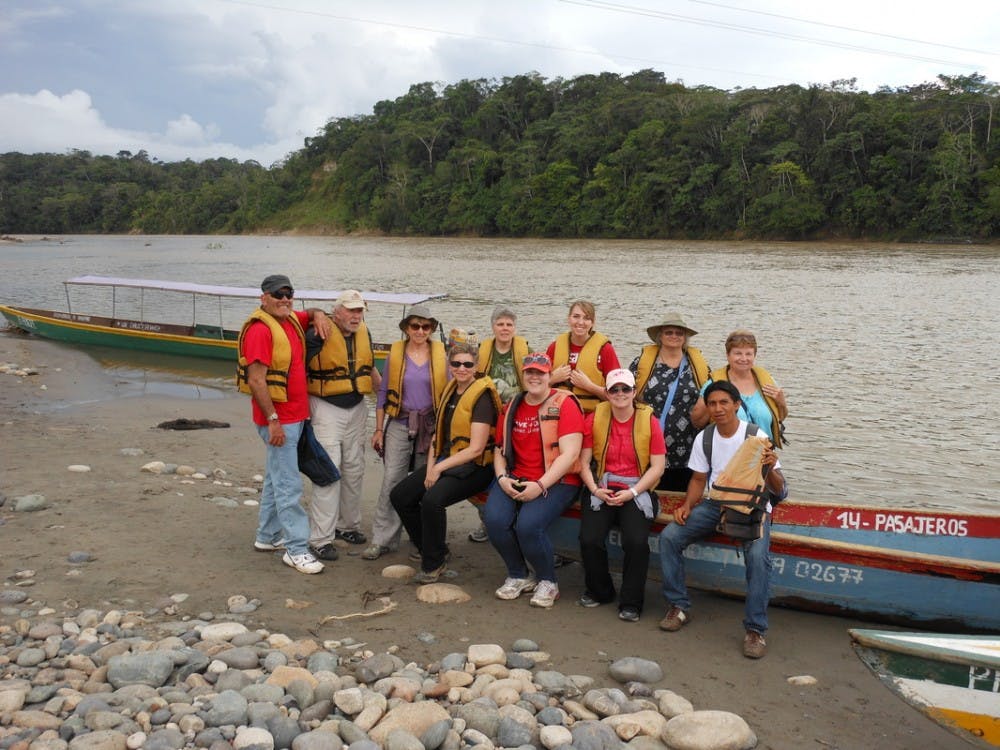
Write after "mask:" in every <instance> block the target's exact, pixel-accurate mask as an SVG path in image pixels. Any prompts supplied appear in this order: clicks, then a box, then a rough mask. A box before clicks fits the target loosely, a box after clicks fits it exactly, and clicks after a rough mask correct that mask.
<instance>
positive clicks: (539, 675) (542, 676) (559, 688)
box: [535, 669, 576, 696]
mask: <svg viewBox="0 0 1000 750" xmlns="http://www.w3.org/2000/svg"><path fill="white" fill-rule="evenodd" d="M535 684H536V685H538V686H539V687H540V688H541V689H542V690H544V691H545V692H546V693H548V694H549V695H555V696H561V695H566V694H567V691H570V692H572V691H574V690H575V688H573V686H572V685H570V683H569V681H568V680H567V679H566V675H564V674H563V673H562V672H555V671H552V670H547V669H542V670H539V671H538V672H535ZM574 694H576V693H574Z"/></svg>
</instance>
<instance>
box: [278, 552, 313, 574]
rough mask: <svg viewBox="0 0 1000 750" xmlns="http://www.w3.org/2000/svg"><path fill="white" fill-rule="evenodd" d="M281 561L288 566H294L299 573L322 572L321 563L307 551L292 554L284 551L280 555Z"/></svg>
mask: <svg viewBox="0 0 1000 750" xmlns="http://www.w3.org/2000/svg"><path fill="white" fill-rule="evenodd" d="M281 562H283V563H284V564H285V565H287V566H288V567H290V568H295V569H296V570H297V571H299V572H300V573H308V574H313V573H322V572H323V563H321V562H320V561H319V560H317V559H316V558H315V557H313V556H312V555H311V554H310V553H309V552H303V553H302V554H301V555H293V554H291V553H289V552H286V553H285V554H284V555H282V556H281Z"/></svg>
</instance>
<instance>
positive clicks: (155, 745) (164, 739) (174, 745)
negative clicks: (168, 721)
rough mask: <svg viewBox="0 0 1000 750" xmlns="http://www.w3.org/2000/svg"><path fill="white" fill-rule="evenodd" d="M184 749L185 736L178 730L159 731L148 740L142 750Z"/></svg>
mask: <svg viewBox="0 0 1000 750" xmlns="http://www.w3.org/2000/svg"><path fill="white" fill-rule="evenodd" d="M182 747H184V735H183V734H181V733H180V732H178V731H177V730H176V729H157V730H156V731H155V732H153V733H152V734H151V735H149V737H148V738H147V739H146V743H145V744H144V745H143V746H142V750H180V749H181V748H182Z"/></svg>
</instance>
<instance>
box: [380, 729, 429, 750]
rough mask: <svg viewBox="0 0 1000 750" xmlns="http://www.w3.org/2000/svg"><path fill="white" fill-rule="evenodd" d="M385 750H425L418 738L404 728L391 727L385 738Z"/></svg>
mask: <svg viewBox="0 0 1000 750" xmlns="http://www.w3.org/2000/svg"><path fill="white" fill-rule="evenodd" d="M385 750H425V748H424V746H423V745H422V744H421V743H420V740H419V739H417V738H416V737H414V736H413V735H412V734H410V733H409V732H407V731H406V730H405V729H393V730H392V731H391V732H389V735H388V737H386V740H385Z"/></svg>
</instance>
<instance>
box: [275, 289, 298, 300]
mask: <svg viewBox="0 0 1000 750" xmlns="http://www.w3.org/2000/svg"><path fill="white" fill-rule="evenodd" d="M270 295H271V296H272V297H274V298H275V299H291V298H292V297H294V296H295V290H294V289H289V290H288V291H287V292H282V291H281V290H278V291H277V292H270Z"/></svg>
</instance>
